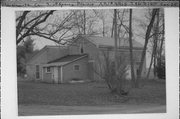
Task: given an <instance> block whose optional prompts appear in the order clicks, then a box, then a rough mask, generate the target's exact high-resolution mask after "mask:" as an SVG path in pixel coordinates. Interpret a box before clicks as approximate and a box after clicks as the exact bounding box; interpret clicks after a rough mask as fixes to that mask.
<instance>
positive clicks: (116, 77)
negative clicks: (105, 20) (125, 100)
mask: <svg viewBox="0 0 180 119" xmlns="http://www.w3.org/2000/svg"><path fill="white" fill-rule="evenodd" d="M117 60H118V57H117V10H116V9H114V61H115V81H117V82H118V86H117V92H118V93H119V94H120V92H121V87H122V86H121V85H122V84H121V83H122V82H121V79H118V61H117Z"/></svg>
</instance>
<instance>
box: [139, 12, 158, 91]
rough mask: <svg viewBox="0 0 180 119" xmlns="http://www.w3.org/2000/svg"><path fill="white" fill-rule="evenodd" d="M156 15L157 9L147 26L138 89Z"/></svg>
mask: <svg viewBox="0 0 180 119" xmlns="http://www.w3.org/2000/svg"><path fill="white" fill-rule="evenodd" d="M156 13H157V9H153V11H152V17H151V20H150V23H149V25H148V26H147V30H146V35H145V43H144V48H143V51H142V55H141V62H140V65H139V68H138V73H137V79H136V87H137V88H138V87H139V79H141V73H142V70H143V65H144V59H145V57H146V49H147V45H148V42H149V36H150V34H151V30H152V27H153V23H154V20H155V16H156Z"/></svg>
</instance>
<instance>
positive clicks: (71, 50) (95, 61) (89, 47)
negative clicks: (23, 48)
mask: <svg viewBox="0 0 180 119" xmlns="http://www.w3.org/2000/svg"><path fill="white" fill-rule="evenodd" d="M142 49H143V47H142V45H141V44H140V43H139V42H137V41H135V40H133V54H134V63H135V72H137V67H138V66H139V63H140V57H141V56H140V55H141V53H142ZM113 50H114V39H113V38H107V37H99V36H79V37H77V38H76V39H75V40H74V41H73V42H72V43H71V44H69V45H68V46H45V47H44V48H43V49H41V50H40V51H39V52H38V53H37V54H35V55H34V56H33V57H32V58H31V59H29V61H28V62H27V66H26V71H27V75H28V77H30V78H31V79H35V80H42V81H44V82H52V83H65V82H69V81H71V80H72V79H83V80H87V81H88V80H98V79H99V80H101V79H102V77H101V73H100V72H101V70H102V67H101V66H102V63H103V53H104V52H106V53H107V52H108V56H109V57H110V58H111V59H112V60H113V58H114V51H113ZM118 56H123V57H125V56H127V59H126V60H127V61H128V62H127V65H128V67H129V68H128V70H127V77H126V78H127V79H130V78H131V74H130V62H129V59H128V57H129V42H128V40H121V42H118ZM145 64H146V62H144V66H143V74H145V73H146V71H145V69H146V68H145V67H146V66H145Z"/></svg>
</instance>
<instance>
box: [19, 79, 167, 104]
mask: <svg viewBox="0 0 180 119" xmlns="http://www.w3.org/2000/svg"><path fill="white" fill-rule="evenodd" d="M147 103H148V104H158V105H159V104H160V105H165V104H166V90H165V82H159V81H154V80H150V81H146V82H143V86H142V87H140V88H138V89H131V90H130V92H129V94H128V96H118V95H116V94H112V93H110V91H109V89H108V88H107V86H106V84H105V83H104V82H88V83H77V84H47V83H40V82H27V81H26V82H25V81H19V82H18V104H19V105H56V106H92V105H96V106H97V105H99V106H101V105H122V104H147Z"/></svg>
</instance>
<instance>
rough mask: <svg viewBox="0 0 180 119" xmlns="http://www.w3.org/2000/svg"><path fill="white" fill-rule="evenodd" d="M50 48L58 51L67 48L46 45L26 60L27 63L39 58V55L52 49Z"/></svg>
mask: <svg viewBox="0 0 180 119" xmlns="http://www.w3.org/2000/svg"><path fill="white" fill-rule="evenodd" d="M52 48H59V49H60V48H67V46H53V45H46V46H44V47H43V48H42V49H40V50H39V51H38V52H37V53H35V54H34V55H33V56H32V57H31V58H30V59H28V61H27V62H30V61H31V60H33V59H34V58H36V57H37V56H39V55H40V54H42V53H43V52H45V51H46V50H47V49H52Z"/></svg>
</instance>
